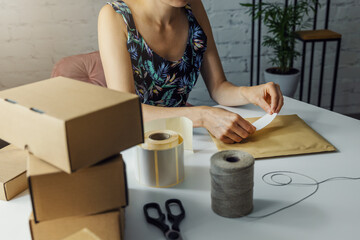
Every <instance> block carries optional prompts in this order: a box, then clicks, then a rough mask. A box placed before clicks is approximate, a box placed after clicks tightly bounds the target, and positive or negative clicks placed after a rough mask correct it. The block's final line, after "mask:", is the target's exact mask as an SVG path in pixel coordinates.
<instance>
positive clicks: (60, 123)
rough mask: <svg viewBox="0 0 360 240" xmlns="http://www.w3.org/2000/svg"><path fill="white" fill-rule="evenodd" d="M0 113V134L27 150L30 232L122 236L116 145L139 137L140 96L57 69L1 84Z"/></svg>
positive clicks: (121, 176)
mask: <svg viewBox="0 0 360 240" xmlns="http://www.w3.org/2000/svg"><path fill="white" fill-rule="evenodd" d="M0 115H1V116H2V119H1V121H0V138H2V139H4V140H5V141H7V142H10V143H12V144H13V145H15V146H16V147H18V148H23V149H24V148H25V149H27V150H28V157H27V158H28V162H27V166H28V167H27V179H28V185H29V190H30V195H31V200H32V207H33V214H32V216H31V218H30V228H31V233H32V237H33V239H36V240H37V239H54V240H55V239H64V238H66V237H68V236H70V235H72V234H75V233H76V232H78V231H81V230H82V229H84V228H87V229H88V230H89V231H90V232H92V233H94V236H97V237H98V238H100V239H104V240H105V239H111V240H113V239H122V234H123V224H124V209H123V208H124V207H126V206H127V204H128V193H127V184H126V171H125V164H124V161H123V159H122V156H121V154H119V152H120V151H122V150H124V149H127V148H129V147H132V146H135V145H137V144H139V143H142V142H143V125H142V114H141V104H140V101H139V98H138V97H137V96H136V95H133V94H127V93H120V92H117V91H113V90H109V89H105V88H102V87H98V86H93V85H90V84H87V83H82V82H79V81H76V80H71V79H67V78H62V77H58V78H54V79H49V80H44V81H40V82H37V83H33V84H29V85H25V86H21V87H17V88H13V89H9V90H5V91H2V92H0ZM79 234H84V233H79Z"/></svg>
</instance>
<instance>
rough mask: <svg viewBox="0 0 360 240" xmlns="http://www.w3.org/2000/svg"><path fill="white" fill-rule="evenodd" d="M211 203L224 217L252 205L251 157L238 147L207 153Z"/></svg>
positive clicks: (241, 212)
mask: <svg viewBox="0 0 360 240" xmlns="http://www.w3.org/2000/svg"><path fill="white" fill-rule="evenodd" d="M210 175H211V207H212V209H213V211H214V212H215V213H216V214H218V215H220V216H222V217H227V218H237V217H243V216H246V215H248V214H249V213H251V211H252V209H253V187H254V158H253V157H252V156H251V155H250V154H249V153H246V152H242V151H234V150H229V151H221V152H218V153H216V154H214V155H213V156H212V157H211V168H210Z"/></svg>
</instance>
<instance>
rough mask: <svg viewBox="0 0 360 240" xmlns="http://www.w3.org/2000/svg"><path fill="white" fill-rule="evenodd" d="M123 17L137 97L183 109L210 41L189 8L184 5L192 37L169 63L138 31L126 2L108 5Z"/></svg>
mask: <svg viewBox="0 0 360 240" xmlns="http://www.w3.org/2000/svg"><path fill="white" fill-rule="evenodd" d="M108 4H110V5H111V6H112V7H113V8H114V10H115V11H116V12H117V13H119V14H121V15H122V16H123V19H124V21H125V24H126V25H127V32H128V36H127V49H128V51H129V53H130V57H131V63H132V70H133V74H134V80H135V90H136V94H137V95H138V96H139V97H140V99H141V101H142V103H145V104H149V105H153V106H163V107H181V106H184V105H185V104H186V101H187V99H188V97H189V93H190V91H191V90H192V88H193V87H194V85H195V84H196V81H197V79H198V76H199V72H200V67H201V63H202V60H203V56H204V52H205V50H206V43H207V38H206V35H205V33H204V31H203V30H202V28H201V27H200V25H199V23H198V22H197V21H196V19H195V17H194V15H193V13H192V11H191V7H190V5H186V6H185V11H186V15H187V19H188V20H189V34H188V40H187V45H186V49H185V52H184V55H183V56H182V58H181V59H179V60H178V61H169V60H166V59H164V58H162V57H161V56H159V55H157V54H156V53H155V52H154V51H153V50H151V49H150V47H149V46H148V45H147V44H146V42H145V40H144V38H143V37H142V36H141V35H140V33H139V32H138V31H137V29H136V26H135V22H134V20H133V17H132V14H131V11H130V9H129V7H128V6H127V5H126V4H125V3H124V2H123V1H113V2H108Z"/></svg>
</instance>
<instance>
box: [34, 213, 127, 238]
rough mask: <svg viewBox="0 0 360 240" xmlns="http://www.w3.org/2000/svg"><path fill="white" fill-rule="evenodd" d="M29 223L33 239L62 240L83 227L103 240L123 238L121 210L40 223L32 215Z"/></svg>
mask: <svg viewBox="0 0 360 240" xmlns="http://www.w3.org/2000/svg"><path fill="white" fill-rule="evenodd" d="M29 223H30V230H31V235H32V239H33V240H60V239H64V238H66V237H68V236H69V235H71V234H74V233H76V232H78V231H80V230H82V229H83V228H87V229H89V230H90V231H91V232H93V233H94V234H95V235H96V236H98V237H99V238H100V239H102V240H121V239H122V238H121V228H120V226H121V214H120V212H119V211H112V212H107V213H103V214H96V215H90V216H85V217H70V218H61V219H55V220H51V221H45V222H40V223H35V221H34V218H33V217H32V216H31V217H30V221H29ZM84 240H85V239H84Z"/></svg>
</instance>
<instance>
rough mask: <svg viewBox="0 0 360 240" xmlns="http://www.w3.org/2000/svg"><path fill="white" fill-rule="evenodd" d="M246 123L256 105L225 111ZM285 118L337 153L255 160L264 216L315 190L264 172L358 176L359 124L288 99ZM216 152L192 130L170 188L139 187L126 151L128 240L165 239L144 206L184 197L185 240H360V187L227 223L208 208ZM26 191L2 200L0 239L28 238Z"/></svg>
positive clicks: (332, 186) (346, 185)
mask: <svg viewBox="0 0 360 240" xmlns="http://www.w3.org/2000/svg"><path fill="white" fill-rule="evenodd" d="M227 109H229V110H231V111H234V112H237V113H239V114H240V115H241V116H242V117H258V116H262V115H264V112H263V111H262V110H261V109H260V108H258V107H255V106H250V105H249V106H242V107H238V108H227ZM280 114H282V115H288V114H298V115H299V116H300V117H301V118H302V119H303V120H304V121H305V122H306V123H307V124H309V125H310V126H311V127H312V128H313V129H314V130H316V131H317V132H318V133H320V134H321V135H322V136H323V137H325V138H326V139H327V140H328V141H329V142H331V143H332V144H333V145H335V147H336V148H337V149H338V150H339V151H338V152H335V153H323V154H310V155H301V156H291V157H281V158H272V159H265V160H257V161H256V163H255V187H254V211H253V213H252V215H254V216H255V215H262V214H266V213H268V212H272V211H274V210H276V209H278V208H281V207H283V206H285V205H288V204H290V203H292V202H294V201H297V200H298V199H300V198H302V197H304V196H306V195H307V194H309V193H311V192H312V191H313V190H314V188H315V187H313V186H310V187H303V186H302V187H291V186H290V187H272V186H269V185H266V184H265V183H264V182H262V180H261V177H262V175H263V174H265V173H267V172H271V171H276V170H289V171H296V172H299V173H303V174H306V175H309V176H311V177H313V178H315V179H317V180H323V179H325V178H329V177H334V176H351V177H360V157H359V156H360V121H359V120H355V119H352V118H349V117H346V116H343V115H340V114H337V113H334V112H330V111H327V110H324V109H321V108H317V107H315V106H312V105H308V104H306V103H303V102H299V101H296V100H293V99H290V98H286V99H285V105H284V108H283V110H282V111H281V113H280ZM216 151H217V149H216V147H215V144H214V143H213V142H212V140H211V138H210V136H209V135H208V133H207V132H206V131H205V130H204V129H195V130H194V153H193V154H191V153H186V155H185V174H186V176H185V180H184V182H183V183H181V184H179V185H178V186H176V187H173V188H169V189H156V188H147V187H144V186H141V185H139V184H138V183H137V182H136V180H135V177H134V173H133V168H134V165H133V160H135V158H134V157H133V150H132V149H130V150H127V151H125V152H124V153H123V154H124V158H125V161H126V163H127V174H128V183H129V197H130V199H129V201H130V204H129V206H128V207H127V208H126V232H125V236H126V237H125V239H126V240H140V239H154V240H157V239H159V240H162V239H164V236H163V234H162V233H161V231H160V230H159V229H157V228H156V227H154V226H152V225H149V224H147V223H146V221H145V218H144V216H143V205H144V204H145V203H148V202H158V203H159V204H160V205H161V206H162V208H163V210H164V203H165V201H166V200H167V199H169V198H179V199H180V200H181V201H182V202H183V205H184V207H185V210H186V218H185V219H184V221H183V222H182V223H181V225H180V229H181V232H182V235H183V238H184V239H188V240H190V239H196V240H201V239H206V240H210V239H226V240H227V239H246V240H251V239H254V240H255V239H256V240H259V239H262V238H263V239H277V240H281V239H286V240H288V239H327V240H331V239H336V240H338V239H359V238H360V220H359V216H360V191H359V190H360V181H332V182H328V183H324V184H322V185H321V186H320V189H319V191H318V192H317V193H316V194H315V195H314V196H312V197H310V198H309V199H307V200H305V201H304V202H302V203H300V204H298V205H296V206H294V207H292V208H289V209H286V210H284V211H282V212H279V213H277V214H275V215H272V216H269V217H266V218H262V219H250V218H238V219H227V218H223V217H220V216H218V215H216V214H215V213H213V212H212V210H211V206H210V204H211V198H210V174H209V167H210V161H209V159H210V157H211V155H212V154H214V153H215V152H216ZM30 212H31V203H30V197H29V194H28V192H25V193H22V194H21V195H20V196H18V197H16V198H15V199H13V200H11V201H9V202H3V201H0V239H2V240H8V239H9V240H14V239H15V240H16V239H19V240H26V239H30V232H29V227H28V217H29V214H30Z"/></svg>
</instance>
